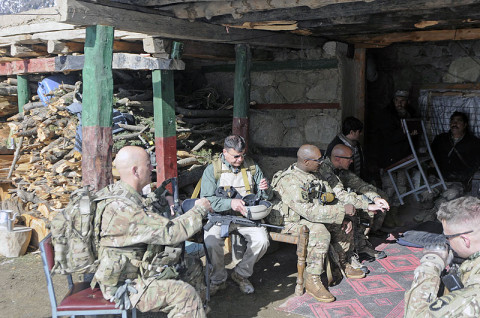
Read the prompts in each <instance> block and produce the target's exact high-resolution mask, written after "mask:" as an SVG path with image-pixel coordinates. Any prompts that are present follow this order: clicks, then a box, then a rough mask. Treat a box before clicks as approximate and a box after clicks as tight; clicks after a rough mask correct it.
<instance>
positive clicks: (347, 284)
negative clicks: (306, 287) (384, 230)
mask: <svg viewBox="0 0 480 318" xmlns="http://www.w3.org/2000/svg"><path fill="white" fill-rule="evenodd" d="M376 249H377V250H383V251H385V253H387V255H388V256H387V257H386V258H384V259H381V260H378V261H375V262H372V263H368V262H367V263H364V264H365V265H367V266H368V268H369V270H370V274H368V275H367V277H365V278H363V279H356V280H350V279H343V280H342V281H341V282H340V284H338V285H336V286H333V287H330V292H331V293H332V294H333V295H334V296H335V298H336V301H334V302H333V303H321V302H318V301H316V300H315V299H314V298H313V297H312V296H310V295H309V294H307V293H305V294H304V295H303V296H301V297H292V298H289V299H288V300H287V301H286V302H285V303H284V304H282V305H280V306H279V307H278V308H277V310H280V311H284V312H289V313H295V314H297V315H301V316H305V317H317V318H324V317H325V318H326V317H328V318H346V317H349V318H360V317H361V318H367V317H374V318H401V317H403V309H404V301H403V297H404V295H405V291H406V290H408V289H409V288H410V285H411V283H412V280H413V270H414V269H415V268H416V267H417V266H418V265H419V257H420V255H421V251H422V249H421V248H413V247H406V246H401V245H398V244H396V243H392V244H387V243H383V244H380V245H379V246H377V248H376Z"/></svg>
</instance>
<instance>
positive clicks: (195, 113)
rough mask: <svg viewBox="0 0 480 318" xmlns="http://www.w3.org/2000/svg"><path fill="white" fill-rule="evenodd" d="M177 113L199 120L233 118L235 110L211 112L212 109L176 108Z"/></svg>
mask: <svg viewBox="0 0 480 318" xmlns="http://www.w3.org/2000/svg"><path fill="white" fill-rule="evenodd" d="M175 112H176V113H178V114H181V115H184V116H186V117H197V118H204V117H228V118H232V117H233V110H218V109H215V110H210V109H201V110H200V109H198V110H197V109H186V108H183V107H179V106H176V107H175Z"/></svg>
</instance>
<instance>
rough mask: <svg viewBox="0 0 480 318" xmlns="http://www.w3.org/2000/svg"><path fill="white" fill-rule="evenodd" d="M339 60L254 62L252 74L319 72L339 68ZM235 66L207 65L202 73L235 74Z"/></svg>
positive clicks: (203, 67)
mask: <svg viewBox="0 0 480 318" xmlns="http://www.w3.org/2000/svg"><path fill="white" fill-rule="evenodd" d="M337 66H338V61H337V59H323V60H288V61H281V62H277V61H272V62H270V61H268V62H253V63H252V66H251V71H252V72H266V71H281V70H319V69H329V68H337ZM234 71H235V64H221V65H207V66H202V72H204V73H212V72H234Z"/></svg>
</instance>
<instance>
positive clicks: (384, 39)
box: [348, 28, 480, 48]
mask: <svg viewBox="0 0 480 318" xmlns="http://www.w3.org/2000/svg"><path fill="white" fill-rule="evenodd" d="M478 39H480V28H479V29H460V30H433V31H414V32H398V33H388V34H383V35H360V36H354V37H350V38H348V41H349V42H351V43H355V47H357V48H381V47H385V46H388V45H390V44H392V43H396V42H430V41H462V40H478Z"/></svg>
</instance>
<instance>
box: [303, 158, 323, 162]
mask: <svg viewBox="0 0 480 318" xmlns="http://www.w3.org/2000/svg"><path fill="white" fill-rule="evenodd" d="M305 160H310V161H316V162H318V163H322V162H323V158H320V159H309V158H305Z"/></svg>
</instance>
